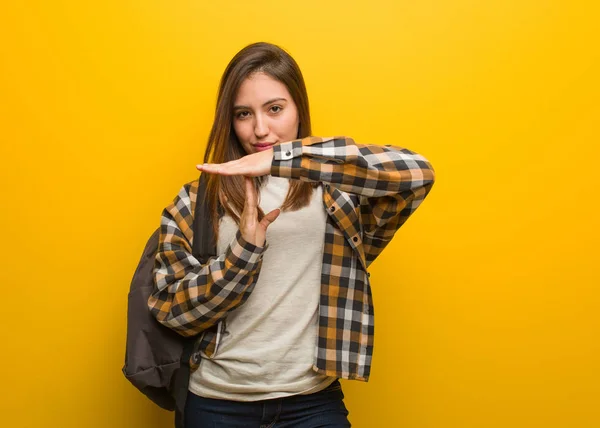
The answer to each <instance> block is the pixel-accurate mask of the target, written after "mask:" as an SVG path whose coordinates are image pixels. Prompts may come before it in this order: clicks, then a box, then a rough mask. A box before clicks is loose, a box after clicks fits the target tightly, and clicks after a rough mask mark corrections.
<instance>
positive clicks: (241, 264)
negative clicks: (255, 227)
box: [226, 229, 269, 271]
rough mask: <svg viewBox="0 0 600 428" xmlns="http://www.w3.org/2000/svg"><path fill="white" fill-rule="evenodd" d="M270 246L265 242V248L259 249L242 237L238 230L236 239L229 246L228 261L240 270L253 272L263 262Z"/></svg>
mask: <svg viewBox="0 0 600 428" xmlns="http://www.w3.org/2000/svg"><path fill="white" fill-rule="evenodd" d="M268 247H269V245H268V244H267V243H266V242H265V245H264V246H263V247H258V246H256V245H254V244H252V243H250V242H248V241H246V240H245V239H244V238H243V237H242V232H241V231H240V230H239V229H238V231H237V233H236V235H235V239H234V240H233V242H232V243H231V245H230V246H229V251H228V253H227V257H226V260H227V261H228V262H229V263H231V265H233V266H235V267H237V268H239V269H240V270H246V271H253V270H255V269H256V268H258V266H259V265H260V263H261V262H262V259H263V256H264V253H265V251H266V250H267V248H268Z"/></svg>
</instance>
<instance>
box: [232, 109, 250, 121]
mask: <svg viewBox="0 0 600 428" xmlns="http://www.w3.org/2000/svg"><path fill="white" fill-rule="evenodd" d="M249 115H250V112H249V111H247V110H242V111H239V112H237V113H236V114H235V117H236V119H246V118H247V117H248V116H249Z"/></svg>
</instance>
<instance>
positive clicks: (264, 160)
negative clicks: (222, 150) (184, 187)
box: [196, 149, 273, 177]
mask: <svg viewBox="0 0 600 428" xmlns="http://www.w3.org/2000/svg"><path fill="white" fill-rule="evenodd" d="M272 162H273V149H268V150H263V151H260V152H256V153H252V154H251V155H246V156H244V157H242V158H239V159H236V160H234V161H231V162H225V163H220V164H219V163H205V164H200V165H196V168H197V169H198V170H200V171H202V172H207V173H209V174H220V175H245V176H247V177H259V176H261V175H267V174H269V173H270V172H271V163H272Z"/></svg>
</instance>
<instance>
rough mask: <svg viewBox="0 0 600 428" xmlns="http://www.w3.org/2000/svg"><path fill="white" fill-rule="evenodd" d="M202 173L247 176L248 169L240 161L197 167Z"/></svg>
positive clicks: (206, 164) (199, 165)
mask: <svg viewBox="0 0 600 428" xmlns="http://www.w3.org/2000/svg"><path fill="white" fill-rule="evenodd" d="M196 168H197V169H198V170H200V171H203V172H207V173H209V174H219V175H245V173H246V170H247V169H248V168H244V164H243V163H241V162H240V160H239V159H237V160H234V161H230V162H225V163H204V164H198V165H196Z"/></svg>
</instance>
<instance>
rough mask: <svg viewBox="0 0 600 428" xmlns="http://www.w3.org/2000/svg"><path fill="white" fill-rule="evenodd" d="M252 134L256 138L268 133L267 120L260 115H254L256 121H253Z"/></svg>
mask: <svg viewBox="0 0 600 428" xmlns="http://www.w3.org/2000/svg"><path fill="white" fill-rule="evenodd" d="M254 135H255V136H256V138H257V139H259V140H260V139H261V138H264V137H266V136H267V135H269V126H268V124H267V120H266V119H265V118H264V117H262V115H256V122H255V123H254Z"/></svg>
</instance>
